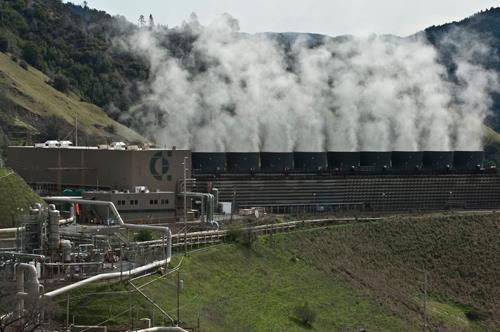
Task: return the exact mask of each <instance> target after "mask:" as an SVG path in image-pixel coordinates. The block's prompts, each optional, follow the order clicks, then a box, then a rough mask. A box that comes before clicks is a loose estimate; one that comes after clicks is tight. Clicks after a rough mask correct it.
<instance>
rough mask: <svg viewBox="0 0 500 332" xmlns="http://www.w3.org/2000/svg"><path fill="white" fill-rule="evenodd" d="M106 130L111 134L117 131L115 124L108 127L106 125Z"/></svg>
mask: <svg viewBox="0 0 500 332" xmlns="http://www.w3.org/2000/svg"><path fill="white" fill-rule="evenodd" d="M104 130H106V131H107V132H108V133H110V134H114V133H115V132H116V129H115V126H114V125H113V124H109V125H107V126H106V127H104Z"/></svg>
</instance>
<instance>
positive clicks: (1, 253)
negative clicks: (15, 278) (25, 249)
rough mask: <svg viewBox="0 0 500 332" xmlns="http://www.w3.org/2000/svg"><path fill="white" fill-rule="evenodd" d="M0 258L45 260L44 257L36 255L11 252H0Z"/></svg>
mask: <svg viewBox="0 0 500 332" xmlns="http://www.w3.org/2000/svg"><path fill="white" fill-rule="evenodd" d="M0 256H3V257H20V258H30V259H38V260H40V261H44V260H45V256H44V255H36V254H25V253H22V252H13V251H0Z"/></svg>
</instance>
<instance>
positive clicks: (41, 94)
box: [0, 52, 146, 142]
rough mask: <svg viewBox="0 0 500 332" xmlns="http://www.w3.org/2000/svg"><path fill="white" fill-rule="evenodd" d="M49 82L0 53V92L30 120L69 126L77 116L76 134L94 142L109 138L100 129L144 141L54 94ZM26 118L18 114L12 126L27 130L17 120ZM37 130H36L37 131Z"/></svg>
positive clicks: (72, 98)
mask: <svg viewBox="0 0 500 332" xmlns="http://www.w3.org/2000/svg"><path fill="white" fill-rule="evenodd" d="M48 80H49V78H48V77H47V76H46V75H45V74H43V73H42V72H40V71H38V70H36V69H35V68H33V67H29V68H28V70H25V69H23V68H21V67H20V66H19V64H17V63H16V62H14V61H12V59H11V58H10V57H9V56H8V55H7V54H5V53H1V52H0V89H1V90H2V93H3V94H4V97H6V98H7V99H8V100H10V101H11V102H12V103H13V104H15V105H17V106H18V108H19V109H22V110H24V111H27V112H28V113H32V115H33V116H36V117H40V118H45V119H48V118H49V117H51V116H55V117H56V118H59V119H61V120H63V121H64V122H66V123H67V124H68V125H70V126H73V125H74V123H75V114H78V125H79V130H81V131H82V132H84V133H85V134H86V135H88V136H91V137H94V138H102V139H103V141H105V138H111V137H112V136H113V135H112V134H110V133H108V132H106V131H105V130H104V127H106V126H113V127H114V129H115V135H116V136H114V137H121V138H123V139H125V140H128V141H131V142H144V141H146V140H145V139H144V138H143V137H142V136H140V135H139V134H137V133H136V132H135V131H133V130H131V129H129V128H127V127H125V126H123V125H121V124H120V123H118V122H116V121H114V120H113V119H111V118H110V117H108V116H107V115H106V113H105V112H104V111H103V110H102V109H101V108H99V107H97V106H96V105H93V104H90V103H86V102H83V101H80V100H79V98H78V96H76V95H74V94H71V93H70V94H65V93H62V92H59V91H57V90H56V89H54V88H53V87H52V86H51V85H49V84H48V83H47V82H48ZM20 117H22V118H24V119H29V118H30V116H28V115H26V114H24V113H19V116H18V118H17V119H16V120H15V121H14V122H15V123H13V125H18V126H19V125H20V127H21V128H23V127H26V126H31V125H30V124H27V123H25V121H23V120H21V119H20ZM38 129H40V128H38Z"/></svg>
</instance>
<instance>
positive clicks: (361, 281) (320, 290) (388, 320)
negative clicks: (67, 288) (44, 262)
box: [60, 215, 500, 331]
mask: <svg viewBox="0 0 500 332" xmlns="http://www.w3.org/2000/svg"><path fill="white" fill-rule="evenodd" d="M498 218H499V216H498V215H488V216H467V217H465V216H463V217H461V216H451V217H435V218H408V219H399V218H394V219H389V220H385V221H383V222H379V223H371V224H357V225H344V226H334V227H327V228H321V229H315V230H308V231H298V232H294V233H291V234H282V235H275V236H273V240H272V244H271V243H270V239H269V238H268V237H267V238H265V237H264V238H260V239H259V240H258V241H257V242H256V243H255V244H254V245H253V247H252V248H251V249H248V248H246V247H242V246H239V245H221V246H218V247H214V248H211V249H208V250H206V251H201V252H195V253H192V254H190V256H189V257H188V258H186V259H184V260H183V261H182V267H181V276H182V278H183V279H184V280H185V289H184V290H183V291H182V294H181V320H182V321H184V322H185V323H186V325H187V326H196V325H197V322H198V319H199V321H200V326H201V330H202V331H295V330H304V329H310V328H309V327H305V326H303V325H301V324H300V322H298V320H297V319H296V318H295V316H294V314H293V309H294V308H295V307H296V306H299V305H301V304H302V303H304V302H308V304H309V306H310V308H312V310H313V311H314V312H315V313H316V320H315V321H314V323H313V324H312V329H314V330H318V331H359V330H360V329H362V328H364V329H366V331H412V330H415V331H416V330H421V329H422V324H423V316H422V306H423V284H424V283H423V281H424V277H423V275H424V272H423V271H424V270H425V271H427V272H428V284H427V290H428V301H427V308H428V315H429V316H430V318H429V324H430V326H431V327H432V329H435V330H440V331H483V330H495V329H498V328H500V322H499V317H500V315H499V311H498V310H499V307H500V306H499V304H500V302H499V301H500V300H499V299H500V285H498V275H500V274H499V273H500V271H499V267H500V258H499V257H498V252H500V241H499V238H498V234H499V230H500V221H499V219H498ZM177 262H179V259H176V262H174V264H173V265H175V264H177ZM156 278H157V276H153V277H147V278H143V279H140V280H137V281H136V284H137V285H139V284H145V283H146V282H149V281H152V280H153V279H156ZM175 280H176V277H175V275H170V276H168V277H167V279H166V280H164V279H159V280H156V281H154V282H152V283H150V284H149V285H147V286H146V287H144V288H143V289H142V290H143V291H144V292H145V293H146V294H147V295H148V296H150V297H151V298H153V299H154V300H155V301H157V302H158V303H159V304H160V305H161V306H162V307H163V308H165V309H167V312H169V313H170V314H171V315H174V316H175V307H176V301H175V299H176V297H175ZM110 288H111V289H110ZM110 290H113V291H123V290H125V286H123V285H121V284H115V285H112V286H109V285H93V286H91V287H88V288H86V289H84V290H80V291H79V292H78V294H76V293H75V294H73V295H74V297H72V301H71V304H70V305H71V307H70V310H71V315H75V320H76V322H77V323H89V324H90V323H96V322H99V321H104V320H106V319H109V318H111V320H110V321H109V322H108V323H110V324H113V325H120V326H124V325H126V324H127V322H128V314H127V308H128V295H127V293H115V294H112V293H106V294H107V295H106V296H99V292H109V291H110ZM84 292H89V293H92V294H87V295H85V294H83V293H84ZM93 292H97V294H96V293H93ZM60 301H61V302H60V303H61V306H62V307H63V308H64V306H65V299H60ZM131 303H132V305H133V307H134V309H133V310H134V312H133V317H152V315H153V313H152V312H153V308H152V306H151V305H150V304H149V303H148V302H146V300H144V299H143V298H142V297H140V296H136V295H134V296H133V297H132V302H131ZM62 310H63V309H62ZM123 312H125V313H124V314H123ZM118 313H122V315H118V316H116V317H114V315H115V314H118ZM155 317H156V323H157V324H162V323H163V322H162V321H161V319H159V318H158V317H160V314H159V312H158V311H156V312H155ZM136 323H137V322H136Z"/></svg>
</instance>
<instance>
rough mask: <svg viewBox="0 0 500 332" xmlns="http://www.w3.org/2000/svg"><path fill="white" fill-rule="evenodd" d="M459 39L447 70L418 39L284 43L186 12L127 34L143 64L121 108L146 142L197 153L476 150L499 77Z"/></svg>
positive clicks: (478, 49) (230, 21)
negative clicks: (186, 40)
mask: <svg viewBox="0 0 500 332" xmlns="http://www.w3.org/2000/svg"><path fill="white" fill-rule="evenodd" d="M172 32H175V33H178V34H179V33H186V34H187V35H189V36H192V37H193V39H192V40H193V41H192V43H191V44H190V46H189V48H190V50H189V52H187V53H185V54H183V55H181V56H179V55H178V54H175V52H176V50H173V49H171V48H170V47H169V45H168V43H166V42H165V41H166V40H167V37H168V34H169V33H172ZM453 40H456V39H453ZM443 42H448V43H452V41H451V39H450V40H448V41H446V40H445V41H443ZM469 46H470V47H468V48H466V51H467V52H458V53H457V54H455V55H454V56H453V62H454V64H455V66H456V74H455V77H454V78H453V79H450V78H449V75H448V73H447V71H446V68H445V67H444V66H443V65H442V64H440V63H439V62H438V53H437V51H436V50H435V48H434V47H433V46H432V45H431V44H429V43H428V42H427V41H426V40H424V39H423V38H419V37H414V38H405V39H402V38H397V37H387V36H385V37H380V36H373V37H369V38H354V37H348V38H343V39H330V38H328V39H325V40H324V41H323V43H322V44H321V45H320V46H316V47H312V48H311V47H308V46H307V40H300V39H299V40H297V41H295V42H294V44H293V45H292V47H291V49H289V50H287V53H285V50H284V48H283V46H282V45H280V44H278V42H277V41H276V40H274V39H272V38H269V37H267V35H248V34H243V33H239V26H238V22H237V21H236V20H235V19H234V18H232V17H231V16H229V15H223V16H222V17H221V18H220V19H218V20H216V21H215V22H213V23H211V24H210V25H208V26H202V25H201V24H200V23H199V22H198V20H197V19H196V17H195V16H194V15H193V16H192V17H191V19H190V20H189V21H188V22H186V23H185V24H184V25H183V26H182V27H180V28H176V29H170V30H169V29H165V28H156V29H153V30H149V29H140V30H138V32H137V33H135V34H134V35H133V36H132V37H131V38H130V40H128V41H127V47H129V48H130V49H131V50H132V51H133V52H136V53H137V54H140V55H141V56H143V57H144V58H145V59H147V61H148V62H149V65H150V78H149V84H148V86H146V87H145V94H144V97H143V99H142V101H141V103H140V104H139V105H136V106H135V107H134V111H135V112H134V113H133V114H132V116H134V118H135V120H136V121H139V123H140V124H141V125H142V127H143V128H142V129H143V131H144V132H146V133H147V134H148V135H150V137H151V138H153V139H154V140H155V141H156V142H157V143H159V144H161V145H166V146H174V145H175V146H177V147H179V148H191V149H193V150H196V151H293V150H295V151H321V150H332V151H355V150H451V149H456V150H477V149H481V148H482V132H483V130H482V123H483V121H484V119H485V117H486V116H487V115H488V114H489V108H490V106H491V98H490V93H491V91H492V90H493V89H496V88H498V78H497V76H496V75H495V74H494V72H491V71H488V70H486V69H484V68H482V67H481V66H479V65H476V64H473V62H472V61H471V60H473V58H474V57H477V56H478V54H479V55H481V56H486V55H487V53H488V50H487V49H486V48H485V47H483V46H481V45H469ZM471 49H474V50H475V51H474V52H471V51H470V50H471ZM291 58H292V59H293V61H292V63H290V59H291Z"/></svg>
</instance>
